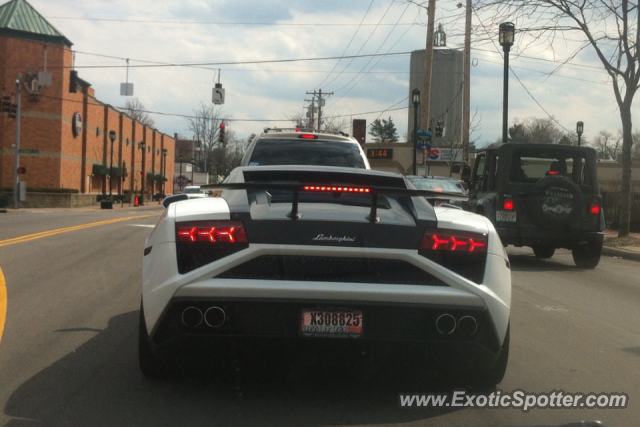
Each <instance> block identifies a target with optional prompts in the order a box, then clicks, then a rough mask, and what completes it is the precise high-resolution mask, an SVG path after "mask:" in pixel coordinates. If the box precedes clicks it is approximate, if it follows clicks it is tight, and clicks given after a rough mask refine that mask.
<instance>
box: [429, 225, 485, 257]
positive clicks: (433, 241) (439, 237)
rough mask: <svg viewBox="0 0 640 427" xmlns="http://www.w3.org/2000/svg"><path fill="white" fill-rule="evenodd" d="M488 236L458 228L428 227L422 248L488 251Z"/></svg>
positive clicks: (449, 250)
mask: <svg viewBox="0 0 640 427" xmlns="http://www.w3.org/2000/svg"><path fill="white" fill-rule="evenodd" d="M487 243H488V237H487V235H486V234H480V233H470V232H466V231H457V230H438V229H428V230H426V231H425V233H424V237H423V238H422V243H421V244H420V249H421V250H427V251H444V252H464V253H486V252H487Z"/></svg>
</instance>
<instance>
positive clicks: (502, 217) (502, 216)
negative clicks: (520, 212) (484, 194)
mask: <svg viewBox="0 0 640 427" xmlns="http://www.w3.org/2000/svg"><path fill="white" fill-rule="evenodd" d="M496 221H502V222H516V213H515V212H507V211H497V212H496Z"/></svg>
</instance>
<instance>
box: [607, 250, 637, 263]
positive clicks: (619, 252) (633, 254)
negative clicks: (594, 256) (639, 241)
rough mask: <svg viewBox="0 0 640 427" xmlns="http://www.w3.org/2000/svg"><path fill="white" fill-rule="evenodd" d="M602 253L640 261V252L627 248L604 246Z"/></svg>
mask: <svg viewBox="0 0 640 427" xmlns="http://www.w3.org/2000/svg"><path fill="white" fill-rule="evenodd" d="M602 255H606V256H612V257H614V256H615V257H620V258H623V259H628V260H632V261H640V252H635V251H629V250H626V249H619V248H610V247H607V246H603V247H602Z"/></svg>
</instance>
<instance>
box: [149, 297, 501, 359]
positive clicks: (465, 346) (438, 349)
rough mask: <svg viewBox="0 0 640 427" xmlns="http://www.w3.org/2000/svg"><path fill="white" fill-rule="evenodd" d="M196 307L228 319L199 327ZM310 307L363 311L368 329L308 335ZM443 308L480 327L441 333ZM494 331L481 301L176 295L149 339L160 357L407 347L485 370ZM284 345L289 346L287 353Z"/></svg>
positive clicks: (493, 350)
mask: <svg viewBox="0 0 640 427" xmlns="http://www.w3.org/2000/svg"><path fill="white" fill-rule="evenodd" d="M194 307H195V308H197V309H199V310H200V311H202V312H206V311H207V310H208V309H209V308H211V307H217V308H220V309H222V310H223V311H224V313H225V316H224V322H223V324H222V325H219V326H216V327H212V326H210V325H208V324H207V323H206V322H204V321H203V322H202V323H200V324H198V325H197V326H188V325H186V324H185V322H184V321H183V313H184V312H185V310H186V309H189V310H192V309H193V308H194ZM305 309H323V310H358V311H361V312H362V319H363V331H362V335H360V336H359V337H357V338H356V337H344V338H333V337H329V338H327V337H308V336H304V335H303V334H302V333H301V320H302V311H303V310H305ZM443 314H449V315H451V316H453V318H454V319H456V320H457V321H458V320H460V319H461V318H463V317H465V316H471V317H473V318H474V319H475V320H476V322H477V329H476V330H475V331H474V332H473V333H469V331H468V330H467V331H464V330H461V329H462V328H458V327H456V329H454V331H453V332H452V333H450V334H445V333H442V332H439V331H438V329H437V327H436V322H437V319H438V318H439V317H440V316H441V315H443ZM495 330H496V328H495V326H494V324H493V322H492V320H491V318H490V316H489V313H488V311H487V310H486V308H482V307H471V306H469V307H466V306H448V307H447V306H433V305H427V304H393V303H391V304H390V303H373V302H363V301H349V302H345V301H340V302H332V301H290V300H256V299H237V298H205V297H199V298H194V297H177V298H174V299H173V300H172V301H171V303H170V304H169V306H168V307H167V310H166V311H165V312H164V314H163V316H162V317H161V319H160V321H159V323H158V327H157V328H156V329H155V330H154V331H153V333H152V335H151V337H150V340H151V344H152V347H153V348H154V351H155V352H156V354H157V355H158V356H160V357H166V356H171V355H174V354H175V353H176V352H181V353H182V352H184V349H185V348H191V347H192V346H205V347H207V346H209V347H210V348H213V349H221V348H225V347H226V346H229V345H240V346H243V347H245V348H249V349H251V351H262V350H259V349H260V348H263V349H264V348H267V349H272V350H273V351H277V352H280V353H282V354H288V353H291V354H293V353H296V352H297V351H299V350H303V349H315V350H319V351H326V350H327V349H328V348H333V349H334V350H335V351H338V350H339V351H340V352H342V351H345V352H347V353H348V352H353V353H354V354H359V353H361V352H363V351H367V352H369V351H375V350H376V349H377V350H378V351H380V350H383V351H386V352H387V353H389V352H391V353H393V354H394V355H397V356H402V352H403V349H406V348H413V349H419V350H420V351H423V352H426V353H429V354H431V355H437V358H438V359H447V360H452V359H453V360H456V361H457V362H458V363H461V364H466V365H469V366H471V367H474V366H476V367H478V368H482V367H485V368H486V367H487V366H491V365H492V364H493V363H494V362H495V360H496V358H497V356H498V354H499V353H500V348H501V345H502V342H501V341H500V340H499V338H498V336H497V335H496V332H495ZM285 349H291V350H286V351H283V350H285ZM323 349H324V350H323ZM335 351H332V352H335Z"/></svg>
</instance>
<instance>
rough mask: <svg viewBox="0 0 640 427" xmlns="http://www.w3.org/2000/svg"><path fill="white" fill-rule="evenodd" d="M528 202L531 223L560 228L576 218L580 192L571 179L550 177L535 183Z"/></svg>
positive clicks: (580, 199) (580, 200)
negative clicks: (533, 191) (532, 193)
mask: <svg viewBox="0 0 640 427" xmlns="http://www.w3.org/2000/svg"><path fill="white" fill-rule="evenodd" d="M529 202H530V203H529V213H530V215H531V220H532V222H534V223H535V224H537V225H538V226H540V227H544V228H560V227H565V226H567V225H569V224H570V223H571V222H572V221H574V220H575V219H576V218H577V217H578V214H579V213H580V206H582V192H581V191H580V187H578V185H577V184H576V183H575V182H573V181H572V180H571V179H569V178H567V177H564V176H557V175H550V176H546V177H544V178H542V179H541V180H540V181H538V182H536V184H535V194H534V195H533V197H531V198H530V200H529Z"/></svg>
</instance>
